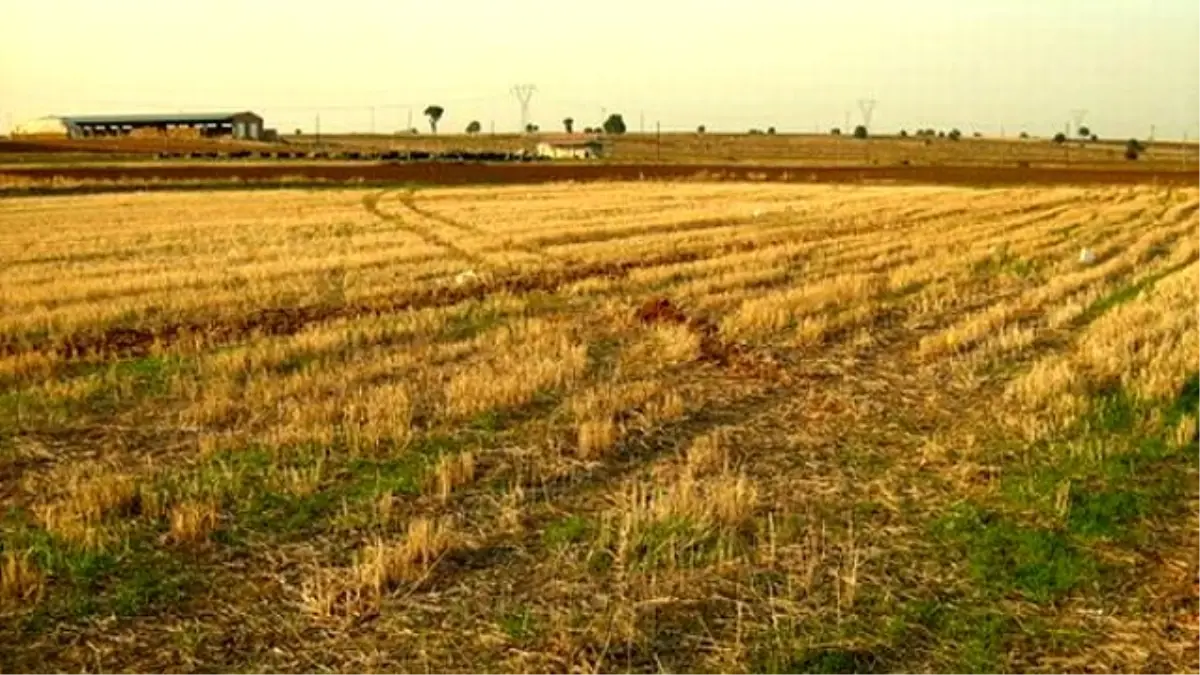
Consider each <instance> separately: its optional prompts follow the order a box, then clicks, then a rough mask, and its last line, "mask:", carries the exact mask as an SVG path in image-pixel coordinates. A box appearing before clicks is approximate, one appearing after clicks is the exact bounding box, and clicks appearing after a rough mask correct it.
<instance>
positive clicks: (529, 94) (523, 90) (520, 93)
mask: <svg viewBox="0 0 1200 675" xmlns="http://www.w3.org/2000/svg"><path fill="white" fill-rule="evenodd" d="M535 91H537V85H534V84H514V85H513V88H512V95H513V96H516V97H517V101H518V102H520V104H521V131H525V129H527V128H528V127H529V99H531V98H533V92H535Z"/></svg>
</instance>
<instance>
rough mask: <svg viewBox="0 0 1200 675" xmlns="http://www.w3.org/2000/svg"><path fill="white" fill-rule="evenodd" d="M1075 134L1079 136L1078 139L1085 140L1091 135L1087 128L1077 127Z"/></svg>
mask: <svg viewBox="0 0 1200 675" xmlns="http://www.w3.org/2000/svg"><path fill="white" fill-rule="evenodd" d="M1075 133H1077V134H1079V137H1080V138H1087V137H1089V136H1091V135H1092V130H1091V129H1088V128H1087V127H1079V129H1077V130H1076V132H1075Z"/></svg>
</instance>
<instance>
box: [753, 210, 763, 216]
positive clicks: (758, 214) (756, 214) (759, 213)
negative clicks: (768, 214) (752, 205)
mask: <svg viewBox="0 0 1200 675" xmlns="http://www.w3.org/2000/svg"><path fill="white" fill-rule="evenodd" d="M762 214H763V211H762V209H754V217H755V218H759V217H761V216H762Z"/></svg>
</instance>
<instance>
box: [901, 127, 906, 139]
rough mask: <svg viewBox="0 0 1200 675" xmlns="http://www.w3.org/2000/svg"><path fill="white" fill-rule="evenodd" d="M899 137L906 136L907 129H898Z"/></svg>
mask: <svg viewBox="0 0 1200 675" xmlns="http://www.w3.org/2000/svg"><path fill="white" fill-rule="evenodd" d="M900 138H908V131H907V130H906V129H901V130H900Z"/></svg>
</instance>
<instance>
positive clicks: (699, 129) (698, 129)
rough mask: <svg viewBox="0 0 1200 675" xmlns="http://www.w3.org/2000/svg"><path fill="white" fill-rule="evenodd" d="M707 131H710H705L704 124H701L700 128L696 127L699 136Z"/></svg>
mask: <svg viewBox="0 0 1200 675" xmlns="http://www.w3.org/2000/svg"><path fill="white" fill-rule="evenodd" d="M705 131H708V129H705V128H704V125H703V124H701V125H700V126H698V127H696V133H698V134H702V133H704V132H705Z"/></svg>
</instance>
